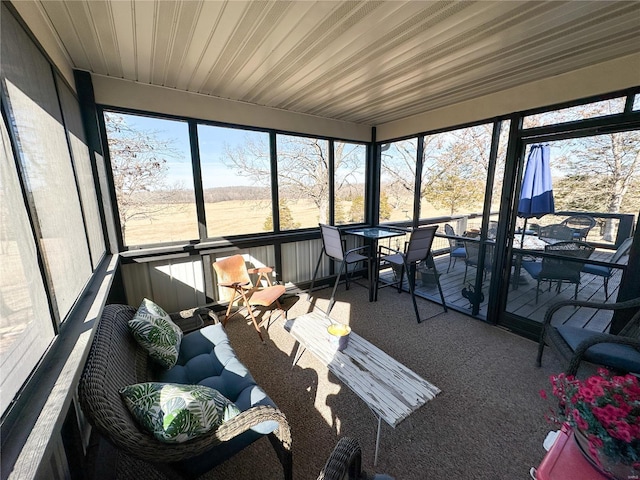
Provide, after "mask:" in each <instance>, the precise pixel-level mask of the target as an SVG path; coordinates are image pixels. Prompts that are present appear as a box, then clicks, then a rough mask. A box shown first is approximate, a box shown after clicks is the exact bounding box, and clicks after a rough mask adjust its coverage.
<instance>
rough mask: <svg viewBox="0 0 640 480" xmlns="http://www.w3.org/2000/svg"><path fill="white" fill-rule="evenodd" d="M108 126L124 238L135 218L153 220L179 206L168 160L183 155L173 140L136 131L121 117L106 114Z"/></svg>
mask: <svg viewBox="0 0 640 480" xmlns="http://www.w3.org/2000/svg"><path fill="white" fill-rule="evenodd" d="M105 126H106V129H107V141H108V144H109V156H110V158H111V168H112V171H113V183H114V186H115V191H116V199H117V201H118V212H119V215H120V225H121V227H122V234H123V235H124V234H125V229H126V225H127V222H129V221H131V220H132V219H134V218H146V219H153V218H154V217H155V216H156V215H157V214H159V213H161V212H162V211H163V210H166V208H167V205H168V204H171V203H180V198H181V188H180V185H177V184H174V185H170V184H169V183H168V181H167V170H168V167H167V160H168V159H172V158H179V157H180V155H179V153H178V152H177V150H176V149H175V148H174V140H167V139H161V138H159V134H158V132H155V131H151V130H139V129H136V128H133V127H132V126H131V125H129V124H128V123H127V122H126V119H125V118H124V117H123V116H122V115H118V114H116V113H112V112H105ZM191 201H193V198H191Z"/></svg>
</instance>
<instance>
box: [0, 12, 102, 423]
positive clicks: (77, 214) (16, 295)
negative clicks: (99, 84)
mask: <svg viewBox="0 0 640 480" xmlns="http://www.w3.org/2000/svg"><path fill="white" fill-rule="evenodd" d="M0 8H1V9H2V13H1V15H0V18H1V22H2V26H1V28H0V31H1V35H2V41H1V42H0V44H1V46H2V47H1V48H2V52H1V55H0V58H1V59H2V60H1V62H2V65H1V66H2V68H1V71H2V90H3V103H2V110H3V122H2V133H1V136H2V151H1V158H0V160H1V171H0V186H1V188H0V212H1V216H2V221H1V224H0V369H1V370H2V380H1V381H0V382H1V384H0V389H1V390H2V395H0V399H1V400H0V405H1V408H2V411H3V412H4V411H5V410H6V409H7V407H8V406H9V404H10V402H11V401H12V400H13V397H14V396H15V394H16V393H17V392H18V390H19V389H20V388H21V386H22V384H23V383H24V381H25V380H26V379H27V378H28V376H29V374H30V373H31V371H32V370H33V368H34V367H35V366H36V365H37V364H38V362H39V361H40V359H41V357H42V355H43V354H44V352H45V351H46V349H47V347H48V346H49V344H50V343H51V341H52V340H53V338H54V335H55V331H54V323H55V322H54V319H52V317H51V313H50V312H51V311H50V308H49V301H48V299H47V293H48V294H49V299H50V301H51V303H52V305H53V308H54V312H55V314H56V315H57V316H58V317H59V319H60V320H64V318H65V317H66V315H67V314H68V312H69V310H70V309H71V307H72V305H73V304H74V302H75V301H76V299H77V297H78V295H79V294H80V292H81V290H82V288H83V287H84V285H85V283H86V282H87V280H88V279H89V277H90V275H91V272H92V267H91V261H90V257H89V247H88V243H87V237H86V232H85V228H84V225H83V218H82V212H81V208H80V200H79V197H78V194H77V188H76V182H75V178H74V172H73V169H72V163H71V158H70V155H69V149H68V145H67V140H66V137H65V130H64V126H63V122H62V115H61V112H60V108H59V103H58V96H57V93H56V88H55V84H54V77H53V74H52V70H51V67H50V65H49V63H48V62H47V60H46V59H45V58H44V56H43V55H42V54H41V53H40V51H39V50H38V49H37V47H36V46H35V45H34V44H33V43H32V42H31V40H30V38H29V37H28V36H27V34H26V33H25V32H24V30H23V29H22V28H21V27H20V26H19V24H18V23H17V22H16V20H15V19H14V17H13V16H12V14H11V13H9V11H8V10H7V9H6V7H5V6H4V4H3V5H2V6H1V7H0ZM5 100H6V102H5ZM5 119H6V122H7V123H5ZM12 141H13V143H12ZM14 155H15V156H14ZM18 169H19V170H18ZM18 172H19V174H18ZM34 235H35V237H34ZM39 258H40V259H41V261H42V265H43V267H44V270H45V274H46V279H45V278H43V277H42V271H41V268H40V265H39V261H38V260H39ZM45 285H46V286H45ZM48 289H51V290H48Z"/></svg>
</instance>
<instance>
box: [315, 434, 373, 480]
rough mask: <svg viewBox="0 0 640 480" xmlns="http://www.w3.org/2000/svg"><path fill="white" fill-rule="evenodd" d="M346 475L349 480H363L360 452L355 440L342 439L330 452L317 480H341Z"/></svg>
mask: <svg viewBox="0 0 640 480" xmlns="http://www.w3.org/2000/svg"><path fill="white" fill-rule="evenodd" d="M347 473H348V475H349V476H348V477H347V478H349V480H356V479H360V478H364V477H363V474H362V451H361V450H360V444H359V443H358V441H357V440H356V439H354V438H349V437H342V438H341V439H340V440H338V443H337V444H336V446H335V448H334V449H333V452H331V455H330V456H329V458H328V459H327V463H326V464H325V465H324V468H323V469H322V471H321V472H320V475H318V479H317V480H343V479H344V478H345V474H347Z"/></svg>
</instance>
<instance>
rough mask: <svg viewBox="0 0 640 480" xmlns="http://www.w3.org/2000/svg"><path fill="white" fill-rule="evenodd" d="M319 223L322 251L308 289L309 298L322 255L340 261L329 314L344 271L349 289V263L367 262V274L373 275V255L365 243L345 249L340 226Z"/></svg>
mask: <svg viewBox="0 0 640 480" xmlns="http://www.w3.org/2000/svg"><path fill="white" fill-rule="evenodd" d="M318 225H319V226H320V237H321V238H322V251H321V252H320V256H319V257H318V263H317V264H316V269H315V270H314V272H313V277H312V278H311V285H310V286H309V290H308V291H307V299H309V298H310V297H311V292H312V291H313V287H314V285H315V282H316V277H317V275H318V271H319V270H320V264H321V263H322V257H323V256H324V255H326V256H328V257H329V258H331V259H333V260H336V261H338V262H340V267H339V268H338V272H337V274H336V281H335V283H334V285H333V290H332V292H331V297H330V298H329V306H328V307H327V312H326V313H327V315H329V313H330V312H331V309H332V308H333V305H334V304H335V301H336V299H335V295H336V289H337V288H338V282H339V281H340V276H341V275H342V272H344V274H345V284H346V289H347V290H349V265H352V264H355V263H358V262H363V263H365V262H366V264H367V274H368V275H371V257H370V256H369V246H368V245H363V246H361V247H356V248H352V249H350V250H346V251H345V249H344V244H343V242H342V234H341V233H340V230H339V229H338V227H334V226H333V225H325V224H323V223H320V224H318ZM362 253H364V254H365V255H363V254H362Z"/></svg>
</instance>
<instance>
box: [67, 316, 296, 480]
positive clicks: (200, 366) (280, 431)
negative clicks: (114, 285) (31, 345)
mask: <svg viewBox="0 0 640 480" xmlns="http://www.w3.org/2000/svg"><path fill="white" fill-rule="evenodd" d="M135 312H136V309H135V308H133V307H130V306H127V305H107V306H106V307H105V308H104V312H103V314H102V316H101V318H100V320H99V322H98V325H97V327H96V331H95V336H94V340H93V343H92V346H91V349H90V352H89V356H88V359H87V362H86V364H85V367H84V370H83V373H82V376H81V379H80V383H79V386H78V395H79V400H80V405H81V407H82V411H83V412H84V414H85V415H86V417H87V419H88V420H89V423H91V425H92V426H93V427H94V428H95V429H96V430H97V431H98V432H99V433H100V434H101V435H103V436H104V437H105V438H106V439H107V440H108V441H109V442H111V443H112V444H113V445H114V446H115V447H116V448H117V449H119V450H120V451H121V452H124V453H125V454H126V455H129V456H131V457H133V458H135V459H137V460H142V461H144V462H147V463H148V464H149V468H153V469H155V470H156V471H157V472H158V473H162V474H164V475H166V476H168V477H170V478H194V477H197V476H199V475H201V474H202V473H204V472H206V471H208V470H210V469H212V468H214V467H215V466H216V465H218V464H220V463H222V462H223V461H224V460H226V459H228V458H229V457H231V456H233V455H235V454H236V453H237V452H239V451H240V450H242V449H243V448H245V447H246V446H247V445H249V444H251V443H252V442H254V441H255V440H257V439H259V438H262V437H263V436H265V435H267V436H268V438H269V440H270V441H271V443H272V445H273V447H274V449H275V451H276V453H277V455H278V458H279V460H280V462H281V464H282V466H283V469H284V478H285V480H290V479H292V457H291V433H290V430H289V424H288V422H287V420H286V418H285V416H284V414H283V413H282V412H280V410H278V408H277V406H276V405H275V403H274V402H273V401H272V400H271V399H270V398H269V397H268V396H267V394H266V393H265V392H264V391H263V390H262V389H261V388H260V387H259V386H258V385H257V384H256V382H255V380H254V379H253V377H252V376H251V374H250V373H249V371H248V370H247V368H246V367H245V366H244V365H243V364H242V363H241V362H240V361H239V360H238V359H237V357H236V354H235V352H234V350H233V348H232V347H231V345H230V343H229V339H228V337H227V335H226V333H225V331H224V329H223V327H222V325H221V324H219V323H217V324H214V325H208V326H205V327H204V328H202V329H199V330H195V331H193V332H191V333H188V334H186V335H185V336H184V337H183V339H182V342H181V345H180V355H179V358H178V363H177V364H176V366H174V367H173V368H171V369H169V370H163V369H161V368H159V367H156V365H155V364H154V363H153V362H151V361H148V355H147V353H146V351H145V350H144V349H142V347H140V346H139V345H138V343H137V342H136V341H135V339H134V338H133V335H131V333H130V332H129V328H128V325H127V322H128V321H129V320H130V319H131V318H133V316H134V314H135ZM209 316H210V318H215V315H214V314H213V313H212V312H211V313H210V314H209ZM179 317H180V315H172V319H174V320H175V321H176V323H178V325H179V326H180V323H181V319H180V318H179ZM182 320H183V321H184V322H186V323H187V324H189V325H190V324H192V323H193V319H192V318H186V319H182ZM148 381H157V382H169V383H182V384H187V383H192V384H202V385H207V386H209V387H212V388H215V389H216V390H218V391H220V392H221V393H222V394H223V395H225V396H226V397H227V398H228V399H230V400H231V401H233V402H234V403H235V404H236V406H237V407H238V408H239V409H240V410H241V411H242V413H241V414H240V415H238V416H236V417H234V418H232V419H231V420H229V421H227V422H225V423H224V424H222V425H221V426H220V427H219V428H218V429H217V430H215V431H212V432H209V433H208V434H206V435H204V436H201V437H198V438H195V439H192V440H189V441H187V442H185V443H181V444H168V443H163V442H160V441H158V440H156V439H155V438H154V437H153V436H152V435H151V434H149V433H147V432H145V431H143V430H142V429H141V428H140V427H139V425H138V423H137V422H135V420H134V419H133V417H132V416H131V415H130V413H129V411H128V409H127V407H126V406H125V404H124V402H123V401H122V399H121V398H120V393H119V390H120V389H121V388H122V387H124V386H127V385H131V384H135V383H141V382H148Z"/></svg>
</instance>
